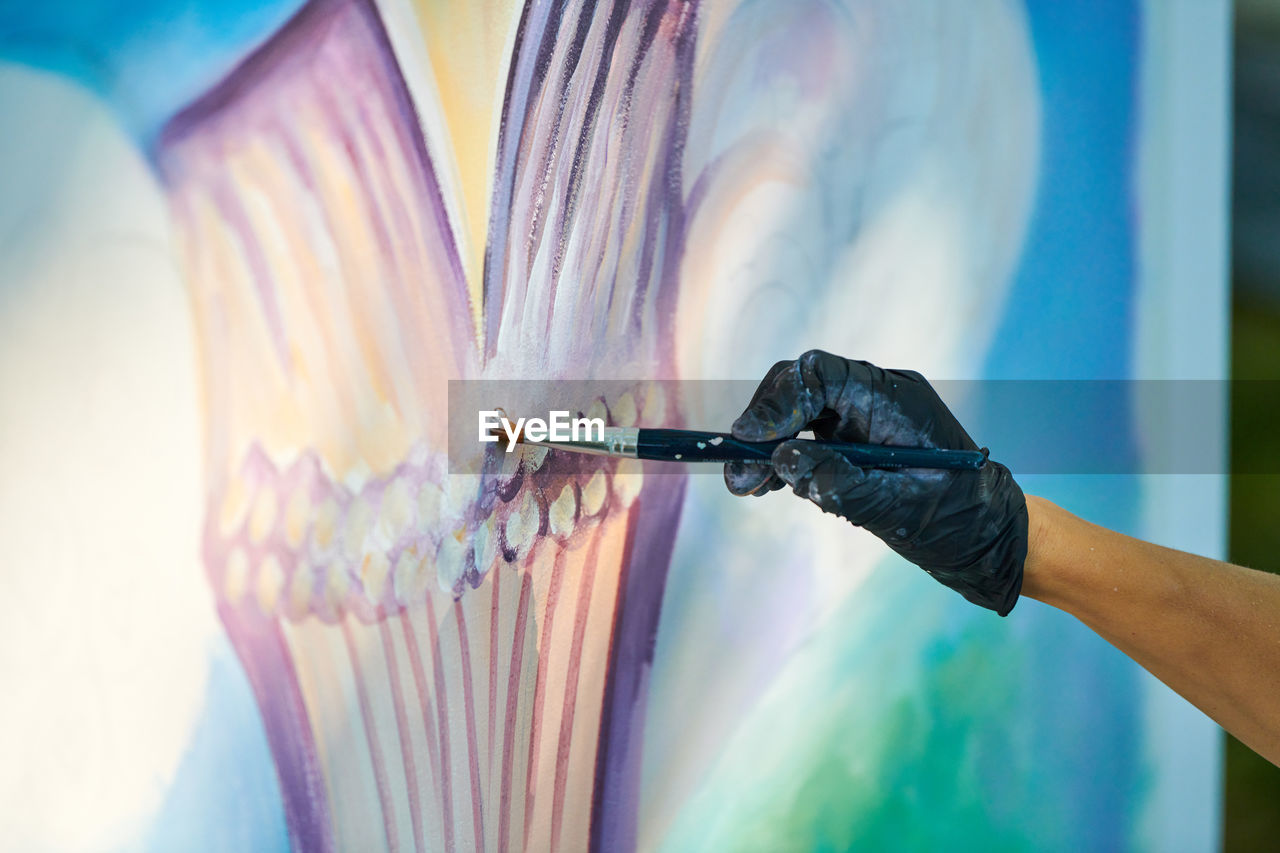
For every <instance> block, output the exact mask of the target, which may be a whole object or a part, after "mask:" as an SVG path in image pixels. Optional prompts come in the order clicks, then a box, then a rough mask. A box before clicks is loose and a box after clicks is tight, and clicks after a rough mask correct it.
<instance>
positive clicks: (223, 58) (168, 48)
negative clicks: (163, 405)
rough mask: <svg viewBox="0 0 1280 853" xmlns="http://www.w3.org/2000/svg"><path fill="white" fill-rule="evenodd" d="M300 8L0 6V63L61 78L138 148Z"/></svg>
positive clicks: (181, 0) (15, 0)
mask: <svg viewBox="0 0 1280 853" xmlns="http://www.w3.org/2000/svg"><path fill="white" fill-rule="evenodd" d="M301 6H302V0H124V2H122V0H114V2H113V0H82V2H78V3H75V4H74V5H73V7H71V8H68V5H67V4H64V3H40V2H24V1H23V0H5V2H4V3H3V4H0V59H4V60H10V61H14V62H19V63H22V64H26V65H31V66H33V67H36V68H42V69H45V70H49V71H53V72H55V73H58V74H62V75H65V76H67V77H70V78H71V79H73V80H75V81H76V82H78V83H80V84H81V85H83V86H84V87H86V88H87V89H89V90H90V91H92V92H94V93H96V94H97V95H99V96H100V97H102V98H103V100H105V101H106V102H107V103H108V104H109V105H111V107H112V108H113V109H114V110H115V111H116V112H117V113H118V114H119V116H120V118H121V122H122V123H123V124H124V125H125V127H127V128H128V129H129V131H130V132H131V133H133V134H134V136H135V137H136V138H137V139H138V140H139V142H141V143H142V144H143V145H144V147H145V146H146V145H148V144H149V143H150V141H151V139H152V137H153V136H154V135H155V133H156V132H157V131H158V130H159V128H160V127H161V126H162V125H163V124H164V122H165V121H166V120H167V119H168V118H169V117H170V116H172V115H173V114H174V113H175V112H177V111H178V110H180V109H181V108H182V107H184V106H185V105H186V104H188V103H189V102H191V101H192V100H193V99H194V98H196V97H197V96H198V95H200V94H201V93H203V92H204V91H206V90H207V89H209V87H210V86H212V85H213V84H214V83H216V82H217V81H218V80H220V79H221V78H222V77H224V76H225V75H226V74H227V73H228V72H229V71H230V70H231V69H233V68H234V67H235V66H236V64H237V63H238V62H239V61H240V60H242V59H243V58H244V57H245V56H246V55H247V54H248V53H249V52H250V51H252V50H253V49H254V48H255V47H256V46H257V45H259V44H261V43H262V42H263V41H265V40H266V39H267V38H268V37H269V36H270V35H271V34H272V33H274V32H275V31H276V30H277V29H279V28H280V25H281V24H283V23H284V22H285V21H286V20H288V18H289V17H290V16H291V15H292V14H293V13H294V12H296V11H297V10H298V9H299V8H300V7H301Z"/></svg>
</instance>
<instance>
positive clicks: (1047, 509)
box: [1022, 497, 1280, 764]
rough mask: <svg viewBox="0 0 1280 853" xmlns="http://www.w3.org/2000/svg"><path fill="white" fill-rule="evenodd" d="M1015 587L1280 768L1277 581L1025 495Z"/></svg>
mask: <svg viewBox="0 0 1280 853" xmlns="http://www.w3.org/2000/svg"><path fill="white" fill-rule="evenodd" d="M1027 507H1028V510H1029V513H1030V519H1031V524H1030V547H1029V550H1028V555H1027V563H1026V574H1025V579H1024V582H1023V590H1022V592H1023V594H1024V595H1027V596H1029V597H1031V598H1035V599H1038V600H1040V601H1043V602H1045V603H1046V604H1050V605H1053V606H1054V607H1058V608H1060V609H1062V610H1065V611H1067V612H1068V613H1071V614H1072V615H1074V616H1075V617H1076V618H1078V619H1079V620H1080V621H1081V622H1084V623H1085V624H1086V625H1088V626H1089V627H1090V628H1092V629H1093V630H1094V631H1096V632H1097V633H1098V634H1099V635H1101V636H1102V637H1103V638H1105V639H1106V640H1108V641H1109V642H1110V643H1112V644H1113V645H1115V646H1116V647H1117V648H1119V649H1120V650H1121V651H1123V652H1124V653H1125V654H1127V655H1129V656H1130V657H1132V658H1133V659H1134V660H1136V661H1137V662H1138V663H1140V664H1141V665H1142V666H1144V667H1145V668H1146V669H1147V670H1148V671H1149V672H1151V673H1152V674H1153V675H1155V676H1156V677H1157V678H1159V679H1160V680H1161V681H1163V682H1164V683H1165V684H1167V685H1169V686H1170V687H1171V688H1173V689H1174V690H1176V691H1177V692H1178V693H1179V694H1181V695H1182V696H1184V697H1185V698H1186V699H1187V700H1189V701H1190V702H1192V703H1193V704H1195V705H1196V707H1198V708H1200V709H1201V710H1202V711H1204V712H1205V713H1206V714H1208V715H1209V716H1210V717H1212V718H1213V719H1214V720H1216V721H1217V722H1218V723H1219V724H1220V725H1221V726H1222V727H1223V728H1225V729H1227V730H1228V731H1230V732H1231V733H1232V734H1234V735H1235V736H1236V737H1238V738H1240V739H1241V740H1242V741H1244V742H1245V743H1247V744H1248V745H1249V746H1250V747H1252V748H1253V749H1255V750H1256V751H1257V752H1258V753H1259V754H1261V755H1263V756H1265V757H1266V758H1267V759H1269V760H1270V761H1271V762H1273V763H1277V764H1280V577H1277V576H1274V575H1269V574H1266V573H1264V572H1257V571H1253V570H1252V569H1246V568H1242V567H1240V566H1233V565H1231V564H1229V563H1223V562H1219V561H1217V560H1210V559H1207V558H1204V557H1197V556H1195V555H1192V554H1187V553H1184V552H1182V551H1175V550H1172V549H1169V548H1163V547H1160V546H1159V545H1153V544H1151V543H1149V542H1143V541H1141V540H1138V539H1133V538H1132V537H1129V536H1125V535H1123V534H1120V533H1116V532H1114V531H1111V530H1107V529H1105V528H1102V527H1098V526H1097V525H1094V524H1090V523H1089V522H1087V521H1084V520H1082V519H1080V518H1077V517H1076V516H1074V515H1072V514H1070V513H1068V512H1066V511H1065V510H1063V509H1061V508H1060V507H1057V506H1055V505H1054V504H1052V503H1050V502H1048V501H1045V500H1043V499H1041V498H1036V497H1028V499H1027Z"/></svg>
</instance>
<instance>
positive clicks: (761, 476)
mask: <svg viewBox="0 0 1280 853" xmlns="http://www.w3.org/2000/svg"><path fill="white" fill-rule="evenodd" d="M724 484H725V485H726V486H727V487H728V488H729V491H730V492H732V493H733V494H735V495H738V496H740V497H741V496H744V495H766V494H768V493H769V492H772V491H775V490H777V489H780V488H782V486H783V485H784V483H783V482H782V481H781V480H779V479H778V475H777V474H775V473H773V466H772V465H770V464H769V463H768V462H745V461H734V462H726V463H725V464H724Z"/></svg>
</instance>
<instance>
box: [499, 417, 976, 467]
mask: <svg viewBox="0 0 1280 853" xmlns="http://www.w3.org/2000/svg"><path fill="white" fill-rule="evenodd" d="M588 432H589V436H588V437H586V438H578V439H568V440H566V439H557V440H555V441H552V440H533V439H530V438H528V437H527V436H526V435H525V434H524V430H523V429H520V428H519V427H517V429H516V430H515V443H516V444H527V445H532V446H536V447H548V448H552V449H555V450H568V451H572V452H574V453H591V454H595V455H598V456H614V457H621V458H630V459H655V460H659V461H663V462H735V461H747V462H768V461H769V460H770V459H771V458H772V456H773V451H774V449H775V448H776V447H777V446H778V445H779V444H782V442H783V441H786V440H787V439H779V440H777V441H742V440H740V439H737V438H734V437H733V436H732V435H729V434H727V433H723V432H703V431H701V430H691V429H645V428H643V427H603V428H602V429H601V428H597V429H593V430H590V431H588ZM491 435H497V436H498V440H499V442H500V443H503V444H508V443H510V441H511V439H510V437H509V436H507V435H503V434H502V430H496V431H495V432H493V433H491ZM794 440H796V441H806V442H812V443H814V444H820V445H822V446H823V447H826V448H829V449H831V450H834V451H836V452H837V453H839V454H840V455H842V456H844V457H845V458H846V459H848V460H849V461H850V462H852V463H853V464H854V465H857V466H858V467H859V468H945V469H950V470H977V469H978V468H981V467H982V466H983V465H984V464H986V461H987V451H986V450H943V449H939V448H934V447H895V446H891V445H887V444H854V443H850V442H840V441H823V440H821V439H794Z"/></svg>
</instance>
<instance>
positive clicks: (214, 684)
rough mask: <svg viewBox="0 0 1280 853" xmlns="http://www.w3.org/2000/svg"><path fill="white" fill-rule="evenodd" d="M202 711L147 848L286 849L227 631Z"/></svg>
mask: <svg viewBox="0 0 1280 853" xmlns="http://www.w3.org/2000/svg"><path fill="white" fill-rule="evenodd" d="M211 655H212V660H211V662H210V670H209V685H208V692H207V694H206V697H207V698H206V702H205V709H204V714H203V716H202V717H201V719H200V722H199V724H198V725H197V726H196V730H195V733H194V734H193V735H192V738H191V743H190V745H189V746H188V748H187V754H186V756H185V757H184V758H183V760H182V764H181V765H180V766H179V768H178V773H177V775H176V777H175V778H174V781H173V783H172V784H171V785H170V786H169V789H168V791H167V793H166V797H165V801H164V804H163V805H162V806H161V808H160V811H159V812H158V813H157V815H156V817H155V820H154V822H153V823H152V824H151V826H150V828H149V830H148V832H147V835H146V837H145V838H144V840H143V845H142V846H143V847H144V848H145V849H148V850H157V851H159V850H191V851H196V850H263V851H267V850H288V849H289V835H288V829H287V828H286V826H285V821H284V805H283V802H282V800H281V798H280V788H279V785H278V783H277V780H276V772H275V767H274V766H273V765H272V763H271V753H270V751H269V750H268V748H267V738H266V734H265V733H264V731H263V729H262V718H261V717H260V716H259V714H258V706H257V704H256V703H255V702H254V698H253V693H252V691H251V690H250V689H249V682H248V681H247V680H246V679H245V676H244V671H243V670H242V669H241V667H240V663H239V661H238V660H236V657H235V654H234V652H233V651H232V650H231V646H230V644H229V643H228V642H227V640H226V638H225V637H222V636H220V637H219V639H218V645H217V647H216V648H215V650H214V651H213V652H212V653H211Z"/></svg>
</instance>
